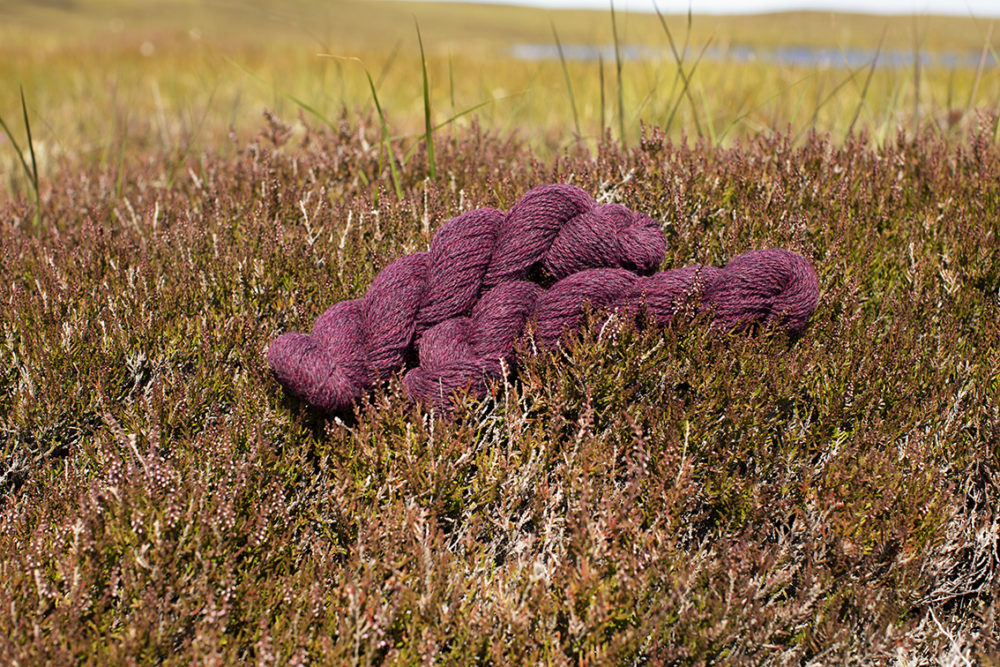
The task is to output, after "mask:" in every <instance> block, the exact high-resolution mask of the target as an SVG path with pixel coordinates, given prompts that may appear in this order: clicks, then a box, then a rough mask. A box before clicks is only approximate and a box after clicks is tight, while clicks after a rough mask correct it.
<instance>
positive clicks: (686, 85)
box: [664, 39, 712, 137]
mask: <svg viewBox="0 0 1000 667" xmlns="http://www.w3.org/2000/svg"><path fill="white" fill-rule="evenodd" d="M711 43H712V40H711V39H710V40H708V41H707V42H705V45H704V46H703V47H701V52H700V53H699V54H698V57H697V58H696V59H695V61H694V65H692V66H691V70H690V71H689V72H688V73H687V75H686V76H684V77H682V81H683V84H682V86H681V92H680V94H679V95H678V96H677V99H676V100H674V106H673V107H672V108H671V109H670V114H669V115H668V116H667V122H666V124H665V126H664V132H669V131H670V126H671V125H673V122H674V117H675V116H676V115H677V110H678V109H680V106H681V102H683V101H684V100H685V99H687V101H688V103H689V104H690V105H691V116H692V119H693V120H694V128H695V131H696V132H697V133H698V136H699V137H702V136H704V132H703V131H702V129H701V122H700V121H699V120H698V107H697V106H696V105H695V103H694V99H692V97H691V90H690V89H691V78H692V77H693V76H694V73H695V71H697V69H698V65H699V64H700V63H701V59H702V58H703V57H704V56H705V52H706V51H707V50H708V47H709V45H711ZM678 68H679V69H680V65H678Z"/></svg>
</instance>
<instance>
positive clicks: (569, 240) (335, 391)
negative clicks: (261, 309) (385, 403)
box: [267, 184, 666, 412]
mask: <svg viewBox="0 0 1000 667" xmlns="http://www.w3.org/2000/svg"><path fill="white" fill-rule="evenodd" d="M665 253H666V241H665V239H664V237H663V232H662V230H661V229H660V225H659V224H658V223H657V222H656V221H654V220H652V219H651V218H650V217H648V216H646V215H643V214H641V213H636V212H633V211H630V210H629V209H627V208H625V207H624V206H621V205H619V204H604V205H598V204H597V202H595V201H594V199H593V198H592V197H591V196H590V195H589V194H587V193H586V192H585V191H583V190H581V189H580V188H578V187H575V186H571V185H559V184H556V185H543V186H540V187H537V188H535V189H533V190H531V191H530V192H528V193H527V194H525V195H524V196H523V197H522V198H521V199H520V200H519V201H518V202H517V203H516V204H515V205H514V207H513V208H511V210H510V211H509V212H507V213H505V212H503V211H500V210H497V209H492V208H480V209H476V210H473V211H469V212H468V213H464V214H462V215H460V216H458V217H456V218H453V219H451V220H449V221H448V222H446V223H445V224H444V225H443V226H442V227H441V229H440V230H438V232H437V233H436V234H435V235H434V238H433V239H432V241H431V246H430V249H429V251H427V252H418V253H415V254H412V255H407V256H405V257H402V258H400V259H398V260H396V261H395V262H393V263H392V264H390V265H389V266H387V267H386V268H385V269H383V270H382V271H381V272H380V273H379V274H378V275H377V276H376V277H375V279H374V280H373V281H372V284H371V287H370V288H369V289H368V293H367V294H366V295H365V296H364V297H363V298H361V299H354V300H350V301H342V302H340V303H338V304H336V305H334V306H333V307H331V308H330V309H329V310H327V311H326V312H325V313H323V314H322V315H321V316H320V317H319V319H318V320H317V321H316V324H315V326H314V327H313V331H312V334H302V333H286V334H284V335H282V336H280V337H278V338H277V339H276V340H275V341H274V342H272V343H271V346H270V348H269V350H268V353H267V360H268V364H269V365H270V366H271V370H272V371H273V373H274V376H275V377H276V378H277V380H278V382H280V383H281V384H282V385H283V386H284V387H285V388H286V389H287V390H288V391H289V392H290V393H292V394H294V395H295V396H298V397H299V398H301V399H303V400H305V401H306V402H308V403H310V404H311V405H313V406H315V407H317V408H320V409H322V410H325V411H327V412H345V411H347V410H349V409H350V408H351V406H352V405H353V404H354V402H355V401H357V400H358V399H359V398H360V397H361V396H362V395H364V394H365V393H366V392H367V391H368V390H370V389H371V388H372V387H373V386H374V385H375V384H376V383H377V382H380V381H382V380H384V379H386V378H387V377H388V376H389V375H391V374H392V373H394V372H396V371H398V370H400V369H401V368H402V367H403V366H404V364H405V359H406V357H407V355H408V354H409V353H410V352H411V351H412V349H413V345H414V342H415V341H416V340H417V339H419V338H420V336H421V335H422V334H423V333H424V332H426V331H427V330H428V329H430V328H431V327H433V326H434V325H436V324H438V323H439V322H443V321H445V320H448V319H450V318H454V317H457V316H461V315H464V314H467V313H468V312H469V311H470V309H472V307H473V306H474V305H475V304H476V302H477V301H479V298H480V296H481V295H482V294H483V293H484V292H486V291H487V290H489V289H492V288H495V287H497V286H499V285H502V284H505V283H509V282H513V281H524V280H525V278H526V277H527V276H528V274H529V272H531V271H532V270H534V269H536V268H539V267H540V268H542V269H544V270H545V271H546V272H547V273H548V274H549V275H551V276H552V277H553V278H555V279H556V280H560V279H563V278H566V277H567V276H571V275H573V274H575V273H578V272H580V271H582V270H584V269H593V268H598V267H614V268H619V269H622V270H626V271H625V272H626V273H628V272H637V273H649V272H652V271H655V270H656V269H657V268H658V267H659V265H660V263H661V262H662V261H663V257H664V255H665Z"/></svg>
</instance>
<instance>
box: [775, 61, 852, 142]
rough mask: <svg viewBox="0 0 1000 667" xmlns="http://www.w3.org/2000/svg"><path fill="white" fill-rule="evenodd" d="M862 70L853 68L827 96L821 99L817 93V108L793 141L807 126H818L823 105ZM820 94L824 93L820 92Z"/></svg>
mask: <svg viewBox="0 0 1000 667" xmlns="http://www.w3.org/2000/svg"><path fill="white" fill-rule="evenodd" d="M860 71H861V67H858V68H856V69H853V70H851V71H850V73H849V74H848V75H847V76H846V77H845V78H844V79H843V80H842V81H841V82H840V83H838V84H837V85H836V86H834V87H833V90H831V91H830V92H829V93H827V94H826V97H823V98H822V99H819V95H817V100H816V108H815V109H813V114H812V118H811V119H810V122H809V124H808V125H806V126H803V127H802V129H800V130H799V131H798V133H796V135H795V137H794V139H793V140H792V141H793V142H795V141H798V140H799V139H800V138H801V137H802V134H803V133H804V132H805V131H806V129H807V128H810V127H811V128H815V127H816V120H817V119H818V118H819V112H820V111H821V110H822V109H823V107H825V106H826V105H827V103H828V102H829V101H830V100H832V99H833V98H834V96H835V95H836V94H837V93H838V92H840V89H841V88H843V87H844V86H846V85H847V84H849V83H850V82H851V81H854V77H856V76H857V75H858V72H860ZM820 94H822V93H820Z"/></svg>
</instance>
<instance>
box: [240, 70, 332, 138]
mask: <svg viewBox="0 0 1000 667" xmlns="http://www.w3.org/2000/svg"><path fill="white" fill-rule="evenodd" d="M224 59H225V61H226V62H228V63H229V64H231V65H233V66H235V67H237V68H239V69H240V70H242V71H243V72H244V73H245V74H246V75H247V76H249V77H251V78H252V79H254V80H255V81H257V82H258V83H261V84H263V85H265V86H268V87H270V88H271V89H272V90H273V91H274V92H275V93H276V94H278V95H280V96H281V97H284V98H285V99H286V100H288V101H290V102H292V103H293V104H295V105H296V106H298V107H299V108H301V109H302V110H303V111H305V112H306V113H308V114H310V115H312V116H315V117H316V119H318V120H319V121H321V122H322V123H323V124H324V125H326V126H327V127H329V128H331V129H333V130H336V129H337V126H336V125H334V123H333V122H332V121H331V120H330V119H329V118H327V117H326V116H324V115H323V114H322V113H320V112H319V111H318V110H317V109H316V108H315V107H313V106H312V105H311V104H308V103H307V102H304V101H303V100H300V99H299V98H298V97H296V96H295V95H292V94H291V93H287V92H285V91H283V90H281V89H279V88H278V87H277V86H275V85H274V84H272V83H268V82H267V81H265V80H264V79H263V78H261V77H260V76H258V75H257V74H255V73H254V72H251V71H250V70H249V69H247V68H246V67H244V66H243V65H241V64H240V63H238V62H236V61H235V60H233V59H232V58H229V57H225V58H224Z"/></svg>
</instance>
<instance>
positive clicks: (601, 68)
mask: <svg viewBox="0 0 1000 667" xmlns="http://www.w3.org/2000/svg"><path fill="white" fill-rule="evenodd" d="M597 77H598V79H599V81H600V85H601V137H600V140H599V141H604V128H605V127H607V122H606V120H605V118H604V56H603V55H602V54H600V53H598V54H597Z"/></svg>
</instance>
